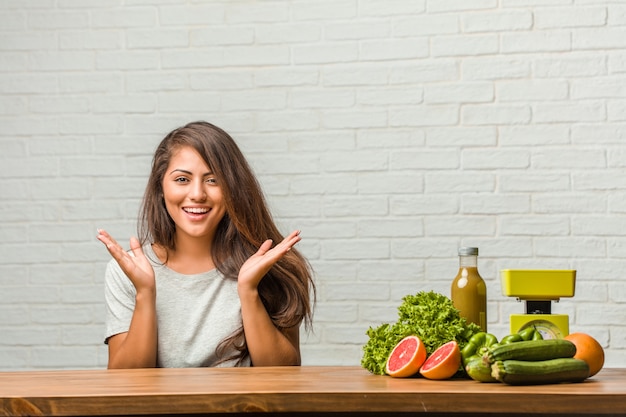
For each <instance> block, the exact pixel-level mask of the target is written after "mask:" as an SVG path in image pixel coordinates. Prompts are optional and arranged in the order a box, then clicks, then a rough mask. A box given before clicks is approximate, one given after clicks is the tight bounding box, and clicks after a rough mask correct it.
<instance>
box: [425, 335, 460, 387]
mask: <svg viewBox="0 0 626 417" xmlns="http://www.w3.org/2000/svg"><path fill="white" fill-rule="evenodd" d="M460 366H461V350H460V349H459V344H458V343H457V342H456V341H454V340H452V341H450V342H448V343H446V344H444V345H442V346H440V347H439V348H438V349H437V350H435V351H434V352H433V353H432V354H431V355H430V356H429V357H428V359H426V361H425V362H424V363H423V364H422V367H421V368H420V370H419V372H420V374H422V376H423V377H424V378H428V379H448V378H451V377H452V376H453V375H454V374H455V373H456V372H457V371H458V370H459V367H460Z"/></svg>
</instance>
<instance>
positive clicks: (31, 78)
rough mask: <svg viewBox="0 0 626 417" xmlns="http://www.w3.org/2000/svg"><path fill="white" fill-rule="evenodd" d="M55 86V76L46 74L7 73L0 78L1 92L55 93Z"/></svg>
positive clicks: (56, 85)
mask: <svg viewBox="0 0 626 417" xmlns="http://www.w3.org/2000/svg"><path fill="white" fill-rule="evenodd" d="M1 43H2V42H0V44H1ZM57 87H58V84H57V78H56V76H54V75H48V74H24V75H13V74H9V75H3V76H2V78H1V79H0V93H3V94H47V93H56V92H57Z"/></svg>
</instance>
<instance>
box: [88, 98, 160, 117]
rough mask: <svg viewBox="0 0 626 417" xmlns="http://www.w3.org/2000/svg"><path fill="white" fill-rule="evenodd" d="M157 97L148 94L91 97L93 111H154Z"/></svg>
mask: <svg viewBox="0 0 626 417" xmlns="http://www.w3.org/2000/svg"><path fill="white" fill-rule="evenodd" d="M156 108H157V98H156V97H155V96H154V95H149V94H126V95H107V96H98V97H94V99H93V112H94V113H119V112H123V113H154V112H155V111H156Z"/></svg>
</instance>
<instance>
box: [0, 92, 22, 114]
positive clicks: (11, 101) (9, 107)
mask: <svg viewBox="0 0 626 417" xmlns="http://www.w3.org/2000/svg"><path fill="white" fill-rule="evenodd" d="M27 108H28V102H27V100H26V98H25V97H15V96H13V97H0V115H15V114H25V113H26V110H27Z"/></svg>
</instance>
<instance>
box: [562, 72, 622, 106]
mask: <svg viewBox="0 0 626 417" xmlns="http://www.w3.org/2000/svg"><path fill="white" fill-rule="evenodd" d="M586 81H587V82H582V81H578V80H576V81H573V82H572V85H571V90H572V93H571V95H572V98H573V99H577V100H584V99H590V98H621V97H624V96H625V95H626V87H624V82H626V77H623V76H618V77H603V78H594V79H592V80H586Z"/></svg>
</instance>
